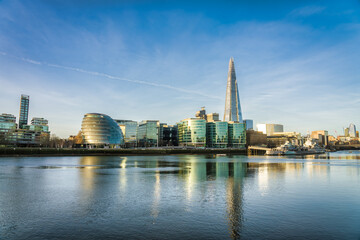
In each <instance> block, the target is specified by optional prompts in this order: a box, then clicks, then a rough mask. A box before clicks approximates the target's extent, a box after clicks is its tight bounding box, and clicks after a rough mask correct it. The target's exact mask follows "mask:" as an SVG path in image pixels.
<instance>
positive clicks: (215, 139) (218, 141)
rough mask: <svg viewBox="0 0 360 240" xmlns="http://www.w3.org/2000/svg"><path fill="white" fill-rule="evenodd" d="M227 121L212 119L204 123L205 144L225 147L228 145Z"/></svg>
mask: <svg viewBox="0 0 360 240" xmlns="http://www.w3.org/2000/svg"><path fill="white" fill-rule="evenodd" d="M228 141H229V138H228V123H227V122H220V121H212V122H207V123H206V146H207V147H211V148H226V147H227V146H228Z"/></svg>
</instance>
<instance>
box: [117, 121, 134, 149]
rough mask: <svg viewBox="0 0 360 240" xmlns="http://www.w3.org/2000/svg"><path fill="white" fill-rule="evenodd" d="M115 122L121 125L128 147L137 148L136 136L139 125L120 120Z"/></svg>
mask: <svg viewBox="0 0 360 240" xmlns="http://www.w3.org/2000/svg"><path fill="white" fill-rule="evenodd" d="M115 122H116V123H117V124H118V125H119V127H120V129H121V131H122V133H123V136H124V142H125V146H126V147H135V146H136V141H137V139H136V135H137V129H138V123H137V122H136V121H132V120H118V119H115Z"/></svg>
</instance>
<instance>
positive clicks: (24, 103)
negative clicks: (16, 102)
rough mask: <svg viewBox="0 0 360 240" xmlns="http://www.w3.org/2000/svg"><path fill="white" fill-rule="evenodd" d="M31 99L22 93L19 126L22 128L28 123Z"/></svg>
mask: <svg viewBox="0 0 360 240" xmlns="http://www.w3.org/2000/svg"><path fill="white" fill-rule="evenodd" d="M29 99H30V97H29V96H28V95H24V94H22V95H21V99H20V116H19V128H20V129H22V128H23V126H24V125H27V124H28V115H29Z"/></svg>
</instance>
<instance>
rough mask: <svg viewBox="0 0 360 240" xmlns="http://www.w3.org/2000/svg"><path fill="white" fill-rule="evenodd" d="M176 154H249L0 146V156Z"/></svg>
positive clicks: (243, 151)
mask: <svg viewBox="0 0 360 240" xmlns="http://www.w3.org/2000/svg"><path fill="white" fill-rule="evenodd" d="M176 154H233V155H247V150H246V149H232V148H225V149H224V148H219V149H197V148H196V149H181V148H179V149H161V148H160V149H159V148H156V149H152V148H143V149H141V148H137V149H104V148H97V149H86V148H0V157H28V156H34V157H36V156H39V157H40V156H126V155H133V156H136V155H138V156H142V155H176Z"/></svg>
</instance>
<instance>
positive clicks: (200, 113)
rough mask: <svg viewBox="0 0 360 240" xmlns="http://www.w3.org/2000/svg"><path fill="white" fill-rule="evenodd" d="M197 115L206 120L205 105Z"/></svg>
mask: <svg viewBox="0 0 360 240" xmlns="http://www.w3.org/2000/svg"><path fill="white" fill-rule="evenodd" d="M195 117H197V118H201V119H205V120H206V117H207V116H206V110H205V107H201V110H199V111H197V112H196V114H195Z"/></svg>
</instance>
